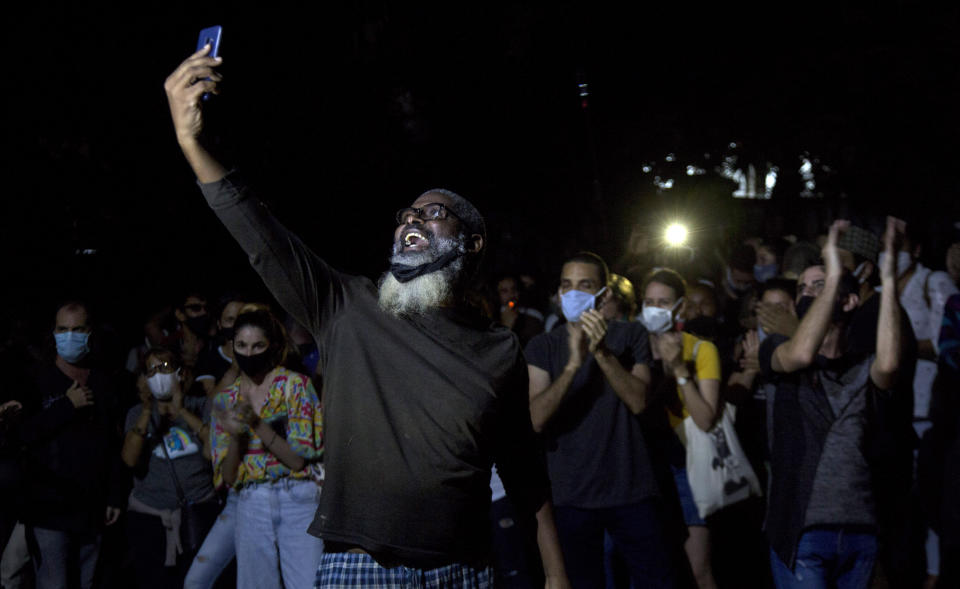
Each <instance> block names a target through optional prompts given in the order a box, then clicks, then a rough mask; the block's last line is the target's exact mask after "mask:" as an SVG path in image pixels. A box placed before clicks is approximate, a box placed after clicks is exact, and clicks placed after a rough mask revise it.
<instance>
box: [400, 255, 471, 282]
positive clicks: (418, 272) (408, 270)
mask: <svg viewBox="0 0 960 589" xmlns="http://www.w3.org/2000/svg"><path fill="white" fill-rule="evenodd" d="M461 255H463V254H461V253H460V252H458V251H457V250H456V249H452V250H450V251H448V252H446V253H445V254H443V255H441V256H440V257H439V258H437V259H436V260H434V261H432V262H430V263H428V264H421V265H419V266H408V265H406V264H390V273H391V274H393V277H394V278H396V279H397V280H398V281H399V282H410V281H411V280H413V279H414V278H416V277H418V276H423V275H424V274H429V273H431V272H436V271H437V270H441V269H443V268H445V267H446V266H447V264H449V263H450V262H452V261H454V260H456V259H457V258H459V257H460V256H461Z"/></svg>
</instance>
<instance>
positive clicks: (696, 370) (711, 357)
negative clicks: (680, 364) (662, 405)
mask: <svg viewBox="0 0 960 589" xmlns="http://www.w3.org/2000/svg"><path fill="white" fill-rule="evenodd" d="M697 342H700V345H699V346H697ZM694 348H696V351H697V357H696V360H694V357H693V351H694ZM683 361H684V363H686V364H687V366H688V367H689V368H690V373H691V374H693V378H694V381H695V382H700V381H704V380H711V379H712V380H720V353H719V352H717V346H715V345H714V344H713V342H710V341H707V340H702V339H699V338H697V337H696V336H694V335H690V334H689V333H684V334H683ZM677 396H678V397H680V407H679V414H678V413H676V412H674V411H672V410H671V411H668V415H669V416H670V427H672V428H674V429H676V427H677V425H679V424H681V423H683V420H684V418H686V417H687V416H688V415H690V413H689V412H688V411H687V403H686V401H685V400H684V398H683V387H681V386H680V385H677Z"/></svg>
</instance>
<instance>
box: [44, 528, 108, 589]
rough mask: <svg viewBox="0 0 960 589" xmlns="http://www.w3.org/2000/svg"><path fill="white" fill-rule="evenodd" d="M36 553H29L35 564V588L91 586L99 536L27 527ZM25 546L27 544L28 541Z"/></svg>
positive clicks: (84, 588)
mask: <svg viewBox="0 0 960 589" xmlns="http://www.w3.org/2000/svg"><path fill="white" fill-rule="evenodd" d="M27 535H28V536H30V535H32V536H33V540H34V541H35V542H36V544H34V547H35V549H36V551H37V553H36V554H33V555H31V556H33V558H34V563H36V572H37V587H38V588H40V589H48V588H50V589H61V588H63V589H66V588H67V587H80V589H90V587H92V586H93V574H94V573H95V572H96V570H97V558H98V557H99V556H100V534H99V533H98V532H89V533H85V534H81V533H74V532H63V531H61V530H47V529H44V528H28V529H27ZM28 543H29V542H28Z"/></svg>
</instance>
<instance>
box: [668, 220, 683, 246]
mask: <svg viewBox="0 0 960 589" xmlns="http://www.w3.org/2000/svg"><path fill="white" fill-rule="evenodd" d="M663 238H664V240H666V242H667V245H671V246H674V247H676V246H679V245H683V244H684V243H686V241H687V228H686V227H684V226H683V225H681V224H680V223H673V224H671V225H669V226H668V227H667V230H666V231H665V232H664V234H663Z"/></svg>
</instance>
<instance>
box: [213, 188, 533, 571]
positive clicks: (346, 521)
mask: <svg viewBox="0 0 960 589" xmlns="http://www.w3.org/2000/svg"><path fill="white" fill-rule="evenodd" d="M202 188H203V191H204V194H205V196H206V198H207V200H208V202H209V204H210V206H211V207H212V208H213V209H214V211H215V212H216V213H217V216H218V217H219V218H220V220H221V221H222V222H223V223H224V225H225V226H226V227H227V229H228V230H229V231H230V232H231V233H232V234H233V236H234V238H235V239H236V240H237V241H238V243H239V244H240V245H241V247H242V248H243V249H244V251H245V252H246V253H247V254H248V255H249V257H250V262H251V264H252V265H253V267H254V269H255V270H256V271H257V272H258V273H259V274H260V276H261V278H262V279H263V280H264V282H265V283H266V285H267V287H268V288H269V289H270V290H271V292H272V293H273V294H274V296H275V297H276V298H277V300H278V301H279V302H280V304H281V305H283V307H284V308H285V309H286V310H287V311H288V312H289V313H291V314H292V315H293V316H294V318H295V319H297V320H298V321H300V322H301V323H302V324H303V325H305V326H306V327H307V328H308V329H309V330H310V331H311V333H312V334H313V335H314V337H315V338H316V340H317V342H318V345H319V347H320V351H321V358H320V362H321V364H322V373H323V399H324V409H325V420H324V422H325V425H326V449H325V458H324V464H325V468H326V473H327V477H326V481H325V483H324V489H323V493H322V496H321V500H320V507H319V509H318V511H317V515H316V518H315V519H314V522H313V524H312V525H311V527H310V531H311V533H314V534H317V535H320V536H322V537H323V538H324V540H325V541H326V542H327V544H328V546H330V545H337V544H339V545H344V546H358V547H361V548H363V549H365V550H367V551H368V552H370V553H372V554H374V555H375V556H383V557H385V558H387V559H389V560H393V561H399V562H402V563H404V564H409V565H411V566H436V565H439V564H441V563H445V562H455V561H459V562H465V561H473V562H477V561H481V560H483V559H484V558H485V557H486V554H487V552H488V548H489V539H488V528H489V524H488V523H487V522H488V520H487V513H488V508H489V504H490V489H489V482H490V467H491V463H492V462H494V461H496V463H497V465H498V470H499V473H500V475H501V477H502V479H503V481H504V484H505V486H506V488H507V492H508V493H509V494H510V495H511V497H512V499H513V500H514V501H515V502H516V503H517V504H518V505H519V507H520V508H521V509H523V510H524V511H527V512H530V511H533V510H535V509H536V508H539V507H540V506H541V505H542V504H543V502H544V501H545V500H546V498H547V497H548V496H549V483H548V480H547V476H546V468H545V465H544V461H543V455H542V451H541V450H540V448H539V447H538V444H537V442H536V438H535V435H534V433H533V428H532V425H531V423H530V414H529V409H528V406H527V371H526V364H525V362H524V360H523V356H522V354H521V350H520V347H519V344H518V342H517V338H516V336H514V335H513V334H512V333H511V332H509V331H508V330H506V329H493V328H492V327H491V326H490V323H489V322H486V321H483V320H480V319H479V318H477V317H476V316H473V315H468V314H465V313H462V312H460V311H458V310H455V309H437V310H434V311H430V312H427V313H425V314H423V315H419V316H415V317H411V318H397V317H394V316H391V315H388V314H386V313H384V312H383V311H381V310H380V308H379V307H378V304H377V288H376V286H375V285H374V284H373V283H372V282H371V281H370V280H369V279H367V278H363V277H356V276H348V275H344V274H341V273H339V272H337V271H336V270H333V269H332V268H330V267H329V266H328V265H327V264H326V263H325V262H324V261H323V260H321V259H320V258H319V257H317V256H316V255H315V254H313V253H312V252H311V251H310V250H309V249H308V248H307V247H306V246H305V245H304V244H303V243H302V242H301V241H300V240H299V239H298V238H297V237H296V236H294V235H292V234H291V233H290V232H289V231H287V230H286V229H285V228H284V227H283V226H282V225H281V224H280V223H279V222H277V221H276V220H275V219H274V218H273V217H272V216H271V215H270V214H269V213H268V211H267V210H266V207H264V206H263V205H262V204H261V203H260V202H259V201H258V200H257V199H256V198H255V197H253V195H252V194H251V193H250V191H249V190H248V189H247V188H245V187H244V186H243V185H242V184H240V183H239V181H238V180H237V179H236V178H235V176H233V175H230V176H228V177H227V178H225V179H224V180H222V181H220V182H217V183H212V184H207V185H202Z"/></svg>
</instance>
